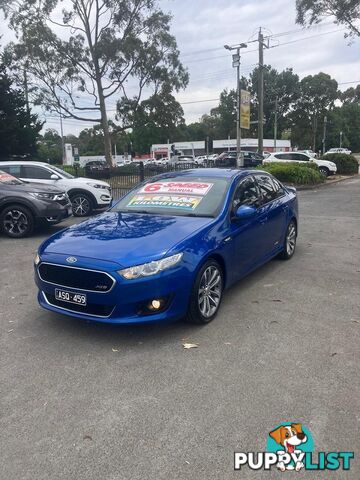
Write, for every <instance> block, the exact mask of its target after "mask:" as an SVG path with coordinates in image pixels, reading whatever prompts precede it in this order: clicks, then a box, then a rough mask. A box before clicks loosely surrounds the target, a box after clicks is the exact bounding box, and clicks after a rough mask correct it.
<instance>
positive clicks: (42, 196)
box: [29, 192, 55, 200]
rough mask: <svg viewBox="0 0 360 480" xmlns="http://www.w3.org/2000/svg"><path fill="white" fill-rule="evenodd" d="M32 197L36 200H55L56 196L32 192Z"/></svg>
mask: <svg viewBox="0 0 360 480" xmlns="http://www.w3.org/2000/svg"><path fill="white" fill-rule="evenodd" d="M29 195H31V196H32V197H34V198H39V199H40V200H54V197H55V195H54V194H53V193H43V192H32V193H30V194H29Z"/></svg>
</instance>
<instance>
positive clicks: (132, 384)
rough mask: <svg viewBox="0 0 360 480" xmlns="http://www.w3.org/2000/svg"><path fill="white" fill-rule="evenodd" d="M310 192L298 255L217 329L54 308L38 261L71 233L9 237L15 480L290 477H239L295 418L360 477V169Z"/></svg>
mask: <svg viewBox="0 0 360 480" xmlns="http://www.w3.org/2000/svg"><path fill="white" fill-rule="evenodd" d="M299 202H300V233H299V239H298V247H297V252H296V254H295V256H294V258H293V259H292V260H291V261H289V262H283V261H280V260H277V259H275V260H273V261H271V262H270V263H269V264H267V265H265V266H264V267H263V268H261V269H260V270H258V271H256V272H255V273H253V274H252V275H250V276H249V277H247V278H246V279H244V280H243V281H241V282H240V283H239V284H237V285H236V286H235V287H233V288H232V289H231V290H229V291H228V292H227V294H226V295H225V297H224V301H223V305H222V308H221V310H220V312H219V315H218V317H217V318H216V319H215V321H214V322H212V323H211V324H209V325H208V326H205V327H196V326H191V325H186V324H183V323H176V324H170V325H152V326H151V325H148V326H134V327H131V328H130V327H116V326H108V325H102V324H96V323H85V322H80V321H77V320H73V319H71V318H68V317H64V316H60V315H55V314H51V313H50V312H47V311H44V310H41V309H40V307H38V305H37V300H36V288H35V285H34V282H33V257H34V255H35V252H36V250H37V247H38V245H39V244H40V242H41V241H42V240H43V239H44V238H46V237H47V236H48V235H49V234H50V233H51V232H55V231H57V229H59V228H62V227H61V226H58V227H52V229H51V230H45V231H44V230H43V231H41V232H38V233H37V234H36V235H35V236H33V237H31V238H27V239H22V240H10V239H8V238H6V237H4V236H1V237H0V258H1V267H0V275H1V276H0V287H1V293H0V319H1V320H0V324H1V340H0V341H1V346H0V348H1V356H0V368H1V370H0V375H1V400H0V402H1V423H0V439H1V440H0V443H1V452H2V453H1V457H2V459H1V463H0V478H1V479H4V480H23V479H28V480H45V479H46V480H50V479H51V480H58V479H59V480H60V479H61V480H62V479H66V480H85V479H86V480H118V479H119V480H122V479H126V480H128V479H129V480H138V479H139V480H140V479H141V480H149V479H151V480H152V479H154V480H155V479H156V480H159V479H166V480H173V479H196V480H203V479H204V480H205V479H206V480H209V479H235V478H241V479H244V478H245V479H246V478H264V479H265V478H266V479H267V478H269V479H270V478H278V477H279V475H280V473H279V472H277V471H276V470H272V471H271V472H256V471H250V470H249V469H248V468H247V467H245V468H244V470H241V471H240V472H234V470H233V453H234V451H246V452H249V451H263V450H264V449H265V447H266V440H267V437H268V434H269V432H270V431H271V430H272V429H274V428H275V427H276V426H277V424H279V423H280V422H284V421H287V422H301V423H303V424H304V425H305V426H306V427H307V428H308V429H309V430H310V431H311V432H312V435H313V437H314V442H315V450H316V451H354V450H355V461H354V462H353V463H352V467H351V470H350V471H348V472H343V471H340V470H339V471H337V472H331V478H333V479H356V480H358V478H359V463H358V460H357V459H356V455H357V454H359V453H360V452H359V446H360V445H359V444H360V436H359V411H360V383H359V360H360V358H359V356H360V355H359V339H360V338H359V337H360V335H359V332H360V308H359V303H360V300H359V299H360V295H359V291H360V179H359V178H355V179H352V180H347V181H345V182H342V183H338V184H335V185H332V186H328V187H325V188H319V189H318V190H310V191H303V192H299ZM74 221H75V219H71V220H68V221H67V224H69V223H73V222H74ZM185 342H188V343H198V344H199V347H198V348H194V349H190V350H185V349H184V348H183V346H182V344H183V343H185ZM285 475H294V476H296V477H297V478H300V479H302V478H304V479H305V478H308V479H309V478H311V479H313V478H325V477H324V475H325V476H327V475H329V474H328V473H326V472H325V473H324V472H323V473H321V472H318V473H317V472H304V471H301V472H299V473H296V474H295V473H292V474H290V473H289V474H285Z"/></svg>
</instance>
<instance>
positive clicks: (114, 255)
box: [39, 212, 214, 267]
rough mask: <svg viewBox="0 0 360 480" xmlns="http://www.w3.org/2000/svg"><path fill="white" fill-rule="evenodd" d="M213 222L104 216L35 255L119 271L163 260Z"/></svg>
mask: <svg viewBox="0 0 360 480" xmlns="http://www.w3.org/2000/svg"><path fill="white" fill-rule="evenodd" d="M212 221H214V219H213V218H204V217H185V216H165V215H152V214H134V213H118V212H106V213H104V214H102V215H98V216H96V217H93V218H91V219H89V220H86V221H85V222H82V223H80V224H78V225H73V226H72V227H70V228H67V229H66V230H63V231H61V232H59V233H57V234H55V235H53V236H52V237H50V238H49V239H48V240H46V241H45V242H44V243H43V244H42V246H41V247H40V250H39V253H40V255H42V254H55V255H66V256H68V255H71V256H75V257H79V258H80V257H82V258H93V259H98V260H103V261H109V262H115V263H117V264H118V265H120V266H122V267H128V266H131V265H138V264H141V263H146V262H149V261H151V260H156V259H159V258H161V257H163V256H164V255H165V254H166V252H168V251H169V250H170V249H172V248H174V247H175V246H176V245H177V244H179V243H180V242H181V241H183V240H185V238H187V237H189V236H190V235H193V234H194V233H195V232H197V231H198V230H199V229H201V228H203V227H205V226H206V225H208V224H209V223H211V222H212Z"/></svg>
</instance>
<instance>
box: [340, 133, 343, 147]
mask: <svg viewBox="0 0 360 480" xmlns="http://www.w3.org/2000/svg"><path fill="white" fill-rule="evenodd" d="M342 135H343V132H340V148H341V147H342Z"/></svg>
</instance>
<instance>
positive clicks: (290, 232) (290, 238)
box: [279, 220, 297, 260]
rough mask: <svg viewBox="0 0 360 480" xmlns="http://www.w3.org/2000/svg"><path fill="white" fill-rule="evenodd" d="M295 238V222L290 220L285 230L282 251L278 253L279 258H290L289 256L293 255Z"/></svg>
mask: <svg viewBox="0 0 360 480" xmlns="http://www.w3.org/2000/svg"><path fill="white" fill-rule="evenodd" d="M296 238H297V227H296V222H295V221H294V220H291V222H290V223H289V225H288V227H287V230H286V235H285V240H284V248H283V251H282V252H281V253H280V255H279V257H280V258H281V259H283V260H290V258H291V257H292V256H293V255H294V253H295V248H296Z"/></svg>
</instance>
